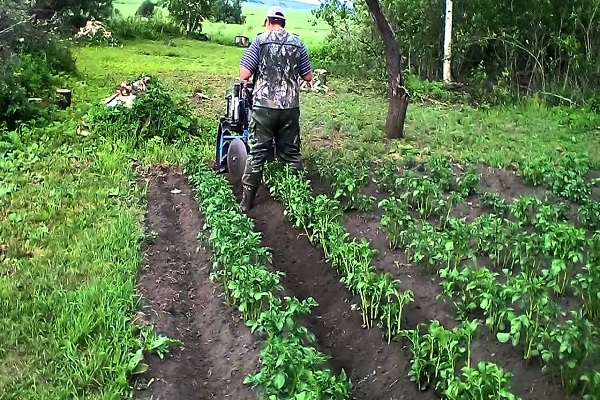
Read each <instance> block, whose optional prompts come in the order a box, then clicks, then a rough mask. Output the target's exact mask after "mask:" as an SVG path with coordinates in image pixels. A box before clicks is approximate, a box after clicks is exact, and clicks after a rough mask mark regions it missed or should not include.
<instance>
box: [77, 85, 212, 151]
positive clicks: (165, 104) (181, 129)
mask: <svg viewBox="0 0 600 400" xmlns="http://www.w3.org/2000/svg"><path fill="white" fill-rule="evenodd" d="M137 79H139V78H136V79H135V80H137ZM86 120H87V124H88V126H89V128H90V129H91V130H92V131H93V132H94V133H96V134H99V135H102V136H106V137H116V138H120V139H125V140H127V141H130V142H131V143H132V145H134V146H139V145H140V144H142V143H145V142H147V141H149V140H151V139H153V138H154V137H160V138H162V140H163V142H165V143H173V142H176V141H177V140H180V139H184V138H186V137H188V136H190V135H199V134H200V133H201V132H202V131H203V129H202V127H201V126H200V124H199V122H198V120H197V119H196V118H195V116H194V115H193V114H192V110H191V105H190V104H189V103H187V102H185V101H184V100H181V101H176V100H174V99H173V98H172V97H171V96H170V95H169V93H168V91H167V89H165V88H164V87H163V85H162V84H161V82H160V81H158V80H157V78H156V77H153V76H150V82H149V84H148V90H147V91H146V92H142V93H140V94H139V95H138V97H137V98H136V99H135V100H134V101H133V104H132V106H131V108H128V107H126V106H124V105H119V106H116V107H106V106H105V105H104V104H99V105H97V106H95V107H93V108H92V109H91V110H90V111H89V113H88V114H87V116H86Z"/></svg>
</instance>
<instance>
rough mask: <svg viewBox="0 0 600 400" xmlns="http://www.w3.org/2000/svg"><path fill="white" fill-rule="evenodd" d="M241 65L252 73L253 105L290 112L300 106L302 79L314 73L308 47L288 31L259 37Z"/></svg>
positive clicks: (249, 48)
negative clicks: (311, 72) (290, 109)
mask: <svg viewBox="0 0 600 400" xmlns="http://www.w3.org/2000/svg"><path fill="white" fill-rule="evenodd" d="M240 65H243V66H245V67H246V68H248V69H249V70H250V71H252V74H253V78H254V90H253V99H252V102H253V106H258V107H267V108H278V109H289V108H296V107H299V106H300V82H299V78H300V77H301V76H303V75H306V74H307V73H308V72H310V69H311V66H310V62H309V60H308V53H307V51H306V47H305V46H304V44H303V43H302V41H301V40H300V38H299V37H298V36H296V35H294V34H291V33H289V32H287V31H286V30H285V29H276V30H272V31H270V32H265V33H261V34H259V35H258V36H257V37H256V39H255V40H254V41H253V42H252V44H251V45H250V47H248V49H247V50H246V53H245V54H244V57H243V58H242V61H241V62H240Z"/></svg>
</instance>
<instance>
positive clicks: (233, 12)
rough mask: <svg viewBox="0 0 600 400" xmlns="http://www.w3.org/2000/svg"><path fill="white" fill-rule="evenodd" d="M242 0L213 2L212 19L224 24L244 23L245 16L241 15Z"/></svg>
mask: <svg viewBox="0 0 600 400" xmlns="http://www.w3.org/2000/svg"><path fill="white" fill-rule="evenodd" d="M242 1H243V0H217V1H216V2H215V3H214V4H213V14H214V18H213V20H214V21H215V22H224V23H226V24H238V25H243V24H244V23H246V16H245V15H242Z"/></svg>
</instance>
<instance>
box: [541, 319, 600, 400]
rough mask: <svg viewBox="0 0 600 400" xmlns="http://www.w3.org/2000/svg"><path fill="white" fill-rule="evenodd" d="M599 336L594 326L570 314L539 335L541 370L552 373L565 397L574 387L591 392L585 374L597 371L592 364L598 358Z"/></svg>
mask: <svg viewBox="0 0 600 400" xmlns="http://www.w3.org/2000/svg"><path fill="white" fill-rule="evenodd" d="M599 335H600V332H599V330H598V327H597V326H596V325H594V324H592V323H591V322H590V321H588V320H586V319H585V318H584V317H583V316H582V314H581V313H580V312H576V311H571V312H569V314H568V319H567V320H565V321H564V322H561V323H559V324H557V325H556V326H554V327H553V328H551V329H547V330H544V331H542V332H540V333H539V335H538V337H537V338H536V341H537V347H538V352H539V353H540V354H541V357H542V360H543V363H544V369H546V370H550V371H553V372H556V373H557V375H558V377H559V378H560V380H561V382H563V384H564V386H565V387H566V389H567V392H568V393H572V392H573V391H574V390H575V389H576V388H577V387H579V388H580V390H581V391H582V392H584V393H586V392H588V393H591V392H589V390H590V389H592V388H591V387H589V386H587V385H586V383H585V382H586V377H587V376H589V375H586V374H589V371H592V370H594V369H595V368H596V367H597V366H596V365H595V362H594V361H593V360H597V359H598V357H599V356H600V345H599V344H598V339H599ZM596 387H597V388H600V386H596Z"/></svg>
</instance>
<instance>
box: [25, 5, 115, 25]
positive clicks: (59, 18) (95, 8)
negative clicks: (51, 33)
mask: <svg viewBox="0 0 600 400" xmlns="http://www.w3.org/2000/svg"><path fill="white" fill-rule="evenodd" d="M112 3H113V0H36V1H35V5H34V6H33V7H32V8H33V10H35V13H36V14H37V15H38V16H39V17H40V18H41V19H44V20H53V21H55V23H57V25H58V24H60V25H62V26H61V29H62V30H65V28H67V29H68V28H69V27H71V26H72V27H77V28H78V27H81V26H84V25H85V24H86V22H87V21H89V20H94V19H95V20H103V19H105V18H107V17H108V16H110V14H111V13H112V9H113V4H112ZM65 24H66V26H65Z"/></svg>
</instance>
